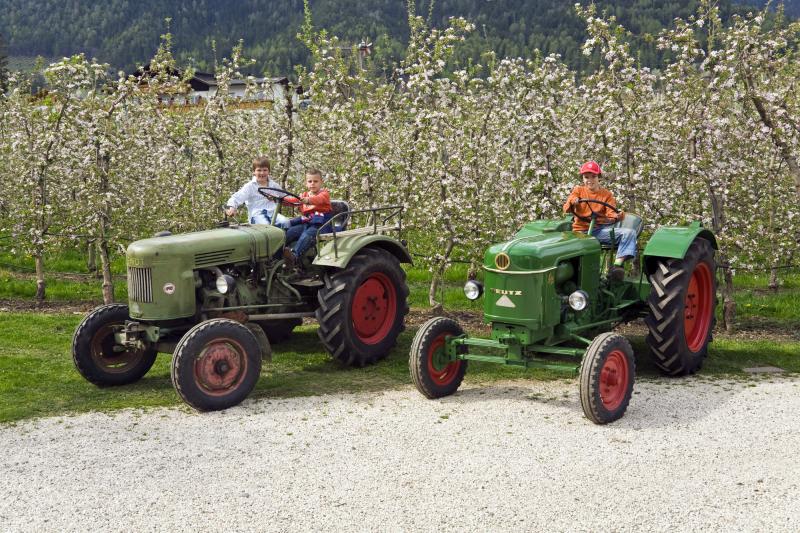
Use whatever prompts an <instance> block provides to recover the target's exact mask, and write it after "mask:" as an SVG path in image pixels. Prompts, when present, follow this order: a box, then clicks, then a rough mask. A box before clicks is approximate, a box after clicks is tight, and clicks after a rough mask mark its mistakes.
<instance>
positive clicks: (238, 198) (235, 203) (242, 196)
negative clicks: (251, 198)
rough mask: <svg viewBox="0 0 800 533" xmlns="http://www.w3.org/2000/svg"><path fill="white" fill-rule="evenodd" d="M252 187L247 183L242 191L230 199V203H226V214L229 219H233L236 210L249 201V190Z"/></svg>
mask: <svg viewBox="0 0 800 533" xmlns="http://www.w3.org/2000/svg"><path fill="white" fill-rule="evenodd" d="M249 185H250V182H247V183H245V184H244V185H243V186H242V188H241V189H239V190H238V191H236V192H235V193H233V194H232V195H231V197H230V198H228V201H227V202H225V205H226V206H227V208H226V209H225V214H227V215H228V216H229V217H232V216H233V215H235V214H236V208H237V207H239V206H240V205H242V204H243V203H245V200H247V188H248V186H249Z"/></svg>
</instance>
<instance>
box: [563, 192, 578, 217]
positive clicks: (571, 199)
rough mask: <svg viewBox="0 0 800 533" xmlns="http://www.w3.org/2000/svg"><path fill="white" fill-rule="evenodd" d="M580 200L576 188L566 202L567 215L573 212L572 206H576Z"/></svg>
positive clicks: (565, 210)
mask: <svg viewBox="0 0 800 533" xmlns="http://www.w3.org/2000/svg"><path fill="white" fill-rule="evenodd" d="M579 198H580V196H578V187H574V188H573V189H572V192H571V193H569V196H567V201H566V202H564V212H565V213H569V212H571V211H572V206H573V205H574V204H575V202H576V201H577V200H578V199H579Z"/></svg>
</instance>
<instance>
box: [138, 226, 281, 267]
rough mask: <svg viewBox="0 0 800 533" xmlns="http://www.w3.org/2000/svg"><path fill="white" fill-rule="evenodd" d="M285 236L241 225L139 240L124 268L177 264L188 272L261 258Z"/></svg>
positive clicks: (275, 230) (266, 228)
mask: <svg viewBox="0 0 800 533" xmlns="http://www.w3.org/2000/svg"><path fill="white" fill-rule="evenodd" d="M284 238H285V233H284V232H283V230H281V229H280V228H275V227H272V226H266V225H261V224H258V225H253V226H249V225H243V226H233V227H229V228H219V229H212V230H207V231H197V232H193V233H183V234H180V235H169V236H165V237H153V238H151V239H142V240H140V241H136V242H134V243H131V244H130V246H128V250H127V252H126V256H127V259H128V266H129V267H131V266H135V267H152V266H154V265H159V264H161V265H166V264H170V263H173V262H175V261H179V262H180V263H181V264H183V265H186V266H189V265H190V268H203V267H206V266H216V265H221V264H225V263H233V262H238V261H248V260H250V259H253V258H263V257H266V256H268V255H269V254H271V253H274V252H275V251H276V250H277V249H278V248H279V247H280V246H282V245H283V240H284Z"/></svg>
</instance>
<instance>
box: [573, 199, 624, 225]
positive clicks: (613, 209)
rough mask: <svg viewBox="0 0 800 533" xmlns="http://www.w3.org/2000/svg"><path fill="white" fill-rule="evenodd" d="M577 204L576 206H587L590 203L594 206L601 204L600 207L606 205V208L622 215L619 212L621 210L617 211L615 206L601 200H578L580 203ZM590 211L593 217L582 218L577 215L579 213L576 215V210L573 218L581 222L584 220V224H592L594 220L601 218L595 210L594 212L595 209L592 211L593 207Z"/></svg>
mask: <svg viewBox="0 0 800 533" xmlns="http://www.w3.org/2000/svg"><path fill="white" fill-rule="evenodd" d="M575 203H576V204H580V203H585V204H589V203H592V204H600V205H604V206H606V207H608V208H609V209H611V210H612V211H614V212H615V213H617V214H619V213H620V210H619V209H617V208H616V207H614V206H613V205H611V204H609V203H606V202H603V201H601V200H595V199H593V198H578V201H577V202H575ZM573 205H574V204H573ZM589 211H591V212H592V216H589V217H584V216H581V215H579V214H577V213H576V212H575V211H574V210H573V211H572V215H573V216H575V218H578V219H580V220H583V221H584V222H591V221H592V218H597V217H598V216H599V213H597V212H595V210H594V209H592V206H591V205H590V206H589Z"/></svg>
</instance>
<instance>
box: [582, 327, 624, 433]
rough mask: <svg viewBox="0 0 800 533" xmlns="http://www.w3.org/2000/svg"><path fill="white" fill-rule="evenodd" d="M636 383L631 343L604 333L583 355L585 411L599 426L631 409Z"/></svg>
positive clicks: (583, 399)
mask: <svg viewBox="0 0 800 533" xmlns="http://www.w3.org/2000/svg"><path fill="white" fill-rule="evenodd" d="M635 379H636V363H635V361H634V359H633V349H632V348H631V343H630V342H628V339H626V338H625V337H623V336H622V335H618V334H616V333H601V334H600V335H598V336H597V337H595V338H594V339H593V340H592V343H591V344H590V345H589V347H588V348H587V349H586V353H584V354H583V361H582V362H581V373H580V396H581V407H582V408H583V414H584V415H586V418H588V419H589V420H591V421H592V422H594V423H595V424H608V423H609V422H613V421H614V420H618V419H620V418H622V415H624V414H625V411H626V410H627V409H628V404H629V403H630V401H631V394H632V393H633V382H634V380H635Z"/></svg>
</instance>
